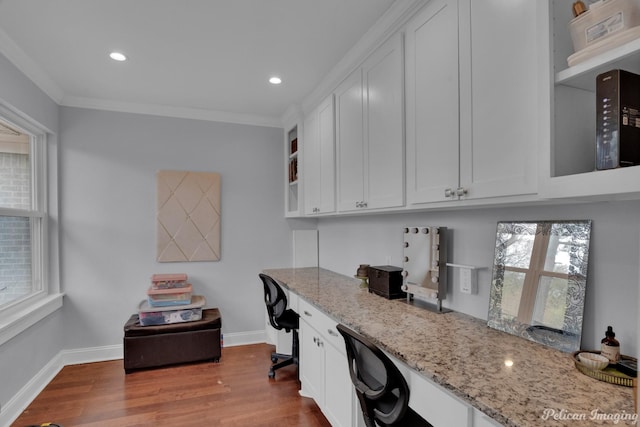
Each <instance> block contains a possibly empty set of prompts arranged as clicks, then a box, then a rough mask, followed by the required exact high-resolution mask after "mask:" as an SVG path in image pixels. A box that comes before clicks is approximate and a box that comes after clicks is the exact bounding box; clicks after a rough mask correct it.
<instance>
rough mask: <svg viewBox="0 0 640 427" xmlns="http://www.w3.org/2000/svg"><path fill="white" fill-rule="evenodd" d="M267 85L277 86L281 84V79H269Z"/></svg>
mask: <svg viewBox="0 0 640 427" xmlns="http://www.w3.org/2000/svg"><path fill="white" fill-rule="evenodd" d="M269 83H271V84H272V85H279V84H280V83H282V79H281V78H280V77H275V76H274V77H271V78H270V79H269Z"/></svg>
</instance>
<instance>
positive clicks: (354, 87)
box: [335, 33, 404, 212]
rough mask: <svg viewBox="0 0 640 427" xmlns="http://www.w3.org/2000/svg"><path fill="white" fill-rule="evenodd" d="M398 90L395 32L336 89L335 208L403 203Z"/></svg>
mask: <svg viewBox="0 0 640 427" xmlns="http://www.w3.org/2000/svg"><path fill="white" fill-rule="evenodd" d="M403 93H404V91H403V52H402V34H400V33H398V34H396V35H395V36H393V37H392V38H391V39H389V40H388V41H387V42H386V43H384V44H383V45H382V46H381V47H379V48H378V49H376V51H375V52H374V53H373V54H372V55H371V56H369V57H368V58H367V59H366V60H365V61H364V63H363V64H362V66H361V67H359V68H357V69H356V70H355V71H354V72H352V73H351V74H350V75H349V76H348V77H347V78H346V79H345V80H344V81H343V82H342V83H341V84H340V85H339V86H338V88H337V89H336V90H335V102H336V146H337V180H338V181H337V197H338V203H337V204H338V210H339V211H342V212H346V211H354V210H361V209H380V208H391V207H398V206H402V205H403V204H404V139H403V127H404V121H403V102H404V97H403Z"/></svg>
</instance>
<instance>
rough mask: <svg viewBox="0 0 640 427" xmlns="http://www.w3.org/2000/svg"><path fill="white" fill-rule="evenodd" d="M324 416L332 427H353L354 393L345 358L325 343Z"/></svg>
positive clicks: (344, 355) (342, 353) (343, 354)
mask: <svg viewBox="0 0 640 427" xmlns="http://www.w3.org/2000/svg"><path fill="white" fill-rule="evenodd" d="M324 351H325V352H324V356H325V364H326V365H325V366H326V367H327V369H326V372H325V410H324V412H325V414H326V416H327V419H328V420H329V422H331V425H332V426H334V427H340V426H342V427H350V426H351V425H353V420H352V418H353V406H354V405H353V403H354V398H355V396H354V391H353V384H352V383H351V377H350V376H349V369H348V362H347V356H346V354H345V353H344V350H343V351H342V352H341V351H340V350H338V349H337V348H335V347H334V346H333V345H331V344H329V343H328V342H326V341H325V345H324Z"/></svg>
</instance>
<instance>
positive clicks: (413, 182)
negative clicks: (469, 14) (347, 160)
mask: <svg viewBox="0 0 640 427" xmlns="http://www.w3.org/2000/svg"><path fill="white" fill-rule="evenodd" d="M406 55H407V58H406V83H407V104H406V111H407V202H408V203H410V204H415V203H424V202H433V201H443V200H447V199H451V197H450V196H449V193H447V195H445V190H446V189H452V190H453V189H455V188H457V187H458V182H459V175H458V169H459V145H460V135H459V117H458V116H459V100H458V99H459V97H458V94H459V92H458V90H459V86H458V82H459V79H458V6H457V0H432V1H430V2H429V3H428V4H427V6H426V7H425V8H424V9H423V10H421V11H420V12H419V13H418V14H417V15H416V16H415V17H414V18H413V19H412V20H411V21H410V22H409V23H408V25H407V27H406Z"/></svg>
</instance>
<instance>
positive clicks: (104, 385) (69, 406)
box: [12, 344, 330, 427]
mask: <svg viewBox="0 0 640 427" xmlns="http://www.w3.org/2000/svg"><path fill="white" fill-rule="evenodd" d="M271 351H273V346H270V345H267V344H256V345H248V346H238V347H229V348H223V349H222V357H221V360H220V363H213V362H211V363H209V362H207V363H197V364H189V365H181V366H174V367H170V368H160V369H153V370H145V371H137V372H133V373H131V374H128V375H125V373H124V369H123V364H122V360H116V361H109V362H98V363H89V364H83V365H72V366H66V367H64V368H63V369H62V370H61V371H60V372H59V373H58V375H57V376H56V377H55V378H54V379H53V380H52V381H51V383H49V384H48V385H47V387H46V388H45V389H44V390H43V391H42V393H40V395H38V397H37V398H36V399H35V400H34V401H33V402H32V403H31V404H30V405H29V407H28V408H27V409H26V410H25V411H24V412H23V413H22V414H21V415H20V417H19V418H18V419H17V420H16V421H15V423H14V424H12V426H14V427H24V426H30V425H40V424H42V423H47V422H51V423H56V424H59V425H61V426H63V427H86V426H101V427H105V426H106V427H108V426H114V427H115V426H117V427H123V426H265V427H266V426H279V427H288V426H289V427H293V426H304V427H307V426H308V427H314V426H317V427H322V426H330V424H329V422H328V421H327V420H326V419H325V418H324V416H323V415H322V413H321V412H320V410H319V408H318V407H317V405H316V404H315V402H314V401H313V400H312V399H309V398H304V397H300V395H299V394H298V390H299V388H300V383H299V382H298V379H297V367H295V366H288V367H286V368H283V369H280V370H278V371H277V373H276V378H275V380H270V379H269V378H268V377H267V372H268V371H269V366H270V364H271V360H270V354H271Z"/></svg>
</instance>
